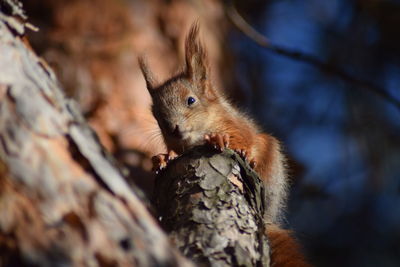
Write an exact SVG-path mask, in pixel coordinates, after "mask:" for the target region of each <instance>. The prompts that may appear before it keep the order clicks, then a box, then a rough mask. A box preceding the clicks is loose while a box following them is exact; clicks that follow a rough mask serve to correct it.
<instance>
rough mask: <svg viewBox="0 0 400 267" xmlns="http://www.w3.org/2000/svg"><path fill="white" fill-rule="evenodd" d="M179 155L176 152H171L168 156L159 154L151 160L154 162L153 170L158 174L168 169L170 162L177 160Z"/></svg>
mask: <svg viewBox="0 0 400 267" xmlns="http://www.w3.org/2000/svg"><path fill="white" fill-rule="evenodd" d="M177 156H178V155H177V154H176V153H175V151H173V150H170V151H169V152H168V154H158V155H155V156H154V157H152V158H151V160H152V161H153V168H152V170H153V171H155V172H156V173H158V172H159V171H160V170H162V169H164V168H165V167H167V165H168V162H170V161H171V160H173V159H175V158H176V157H177Z"/></svg>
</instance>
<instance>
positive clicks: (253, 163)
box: [234, 148, 257, 169]
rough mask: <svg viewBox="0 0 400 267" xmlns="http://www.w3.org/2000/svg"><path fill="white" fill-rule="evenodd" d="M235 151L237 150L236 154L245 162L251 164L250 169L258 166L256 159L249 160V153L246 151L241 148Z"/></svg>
mask: <svg viewBox="0 0 400 267" xmlns="http://www.w3.org/2000/svg"><path fill="white" fill-rule="evenodd" d="M234 150H235V152H236V153H238V154H239V156H240V157H241V158H242V159H243V160H244V161H247V162H248V163H249V164H250V167H251V168H253V169H254V168H255V167H256V166H257V162H256V161H255V160H254V159H249V158H248V156H249V153H248V152H247V150H246V149H240V148H238V149H234Z"/></svg>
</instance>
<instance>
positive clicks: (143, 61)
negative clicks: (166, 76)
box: [138, 57, 157, 93]
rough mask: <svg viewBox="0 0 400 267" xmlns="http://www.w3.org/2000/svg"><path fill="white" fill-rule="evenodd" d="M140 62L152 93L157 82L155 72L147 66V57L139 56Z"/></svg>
mask: <svg viewBox="0 0 400 267" xmlns="http://www.w3.org/2000/svg"><path fill="white" fill-rule="evenodd" d="M138 62H139V66H140V69H141V71H142V73H143V76H144V79H145V81H146V86H147V89H148V90H149V92H150V93H151V91H152V90H154V88H155V87H156V83H157V82H156V80H155V78H154V75H153V73H152V72H151V71H150V69H149V68H148V67H147V61H146V59H145V57H139V58H138Z"/></svg>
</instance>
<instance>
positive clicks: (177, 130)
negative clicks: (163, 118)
mask: <svg viewBox="0 0 400 267" xmlns="http://www.w3.org/2000/svg"><path fill="white" fill-rule="evenodd" d="M172 135H173V136H175V137H176V138H182V133H181V131H180V130H179V125H176V126H175V129H174V130H173V131H172Z"/></svg>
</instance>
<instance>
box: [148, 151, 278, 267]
mask: <svg viewBox="0 0 400 267" xmlns="http://www.w3.org/2000/svg"><path fill="white" fill-rule="evenodd" d="M263 190H264V187H263V185H262V182H261V180H260V179H259V178H258V176H257V174H256V173H255V172H254V171H253V170H252V169H251V168H250V167H249V166H248V164H247V163H245V162H243V160H242V159H241V158H240V157H239V156H238V155H237V154H235V153H234V152H233V151H231V150H225V151H224V152H223V153H217V152H215V151H210V149H209V148H207V147H197V148H195V149H194V150H191V151H189V152H188V153H186V154H184V155H182V156H180V157H179V158H177V159H176V160H174V161H172V162H170V163H169V164H168V167H167V169H166V170H163V171H161V172H160V174H159V175H158V176H157V178H156V184H155V206H156V208H157V210H158V212H159V215H160V219H161V224H162V226H163V227H164V228H165V229H166V230H167V232H169V235H170V238H171V239H172V240H173V241H174V243H175V245H176V246H177V247H178V248H179V249H180V250H181V251H182V253H183V254H184V255H185V256H187V257H189V258H191V259H192V260H194V261H195V262H196V263H198V264H201V265H205V266H269V260H270V258H269V247H268V242H267V237H266V235H264V234H263V233H264V223H263V216H262V215H263V213H264V206H265V203H264V197H263V196H264V191H263Z"/></svg>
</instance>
